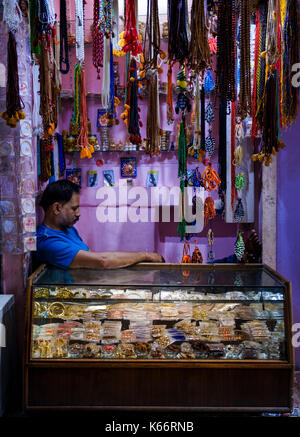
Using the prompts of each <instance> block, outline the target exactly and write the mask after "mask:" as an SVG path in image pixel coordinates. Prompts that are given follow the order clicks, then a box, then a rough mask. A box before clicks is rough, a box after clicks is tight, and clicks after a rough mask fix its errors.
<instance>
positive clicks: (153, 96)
mask: <svg viewBox="0 0 300 437" xmlns="http://www.w3.org/2000/svg"><path fill="white" fill-rule="evenodd" d="M148 74H149V85H148V86H149V103H148V114H147V142H146V153H148V154H150V156H152V155H153V154H155V155H158V154H159V145H160V126H159V104H158V101H159V100H158V99H159V96H158V78H157V71H155V70H149V73H148Z"/></svg>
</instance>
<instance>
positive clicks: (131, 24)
mask: <svg viewBox="0 0 300 437" xmlns="http://www.w3.org/2000/svg"><path fill="white" fill-rule="evenodd" d="M122 33H123V32H122ZM120 37H121V38H122V37H123V38H122V39H123V40H124V45H123V47H122V50H123V52H125V53H128V52H131V54H132V56H137V55H139V54H140V53H142V51H143V49H142V46H141V43H140V40H139V36H138V32H137V29H136V15H135V3H134V0H127V1H126V20H125V28H124V33H123V34H122V35H120Z"/></svg>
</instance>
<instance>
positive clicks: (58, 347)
mask: <svg viewBox="0 0 300 437" xmlns="http://www.w3.org/2000/svg"><path fill="white" fill-rule="evenodd" d="M52 348H53V349H52V350H53V358H66V357H67V353H68V341H67V340H66V339H65V338H64V337H56V338H54V340H53V345H52Z"/></svg>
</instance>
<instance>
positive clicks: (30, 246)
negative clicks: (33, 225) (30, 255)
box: [24, 237, 36, 252]
mask: <svg viewBox="0 0 300 437" xmlns="http://www.w3.org/2000/svg"><path fill="white" fill-rule="evenodd" d="M24 249H25V251H28V252H32V251H34V250H36V237H26V238H24Z"/></svg>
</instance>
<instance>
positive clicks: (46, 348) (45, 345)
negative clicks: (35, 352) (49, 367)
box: [39, 340, 51, 358]
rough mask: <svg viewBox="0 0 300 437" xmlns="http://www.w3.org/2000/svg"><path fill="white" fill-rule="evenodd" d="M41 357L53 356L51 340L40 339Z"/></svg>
mask: <svg viewBox="0 0 300 437" xmlns="http://www.w3.org/2000/svg"><path fill="white" fill-rule="evenodd" d="M39 348H40V358H51V340H39Z"/></svg>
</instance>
